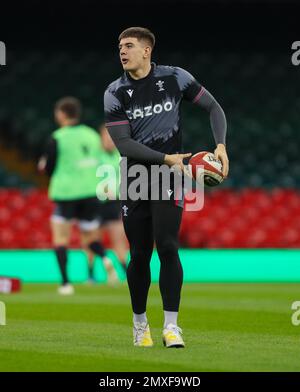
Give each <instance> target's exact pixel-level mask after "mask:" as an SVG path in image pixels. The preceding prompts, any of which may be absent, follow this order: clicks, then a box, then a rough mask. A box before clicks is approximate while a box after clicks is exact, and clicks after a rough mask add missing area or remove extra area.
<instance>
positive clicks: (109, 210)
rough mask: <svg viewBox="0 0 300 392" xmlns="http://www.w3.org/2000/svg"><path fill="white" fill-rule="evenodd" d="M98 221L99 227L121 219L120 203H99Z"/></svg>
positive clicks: (116, 201) (113, 201)
mask: <svg viewBox="0 0 300 392" xmlns="http://www.w3.org/2000/svg"><path fill="white" fill-rule="evenodd" d="M98 213H99V220H100V224H101V225H105V224H106V223H108V222H111V221H118V220H120V219H121V203H120V201H119V200H108V201H106V202H99V210H98Z"/></svg>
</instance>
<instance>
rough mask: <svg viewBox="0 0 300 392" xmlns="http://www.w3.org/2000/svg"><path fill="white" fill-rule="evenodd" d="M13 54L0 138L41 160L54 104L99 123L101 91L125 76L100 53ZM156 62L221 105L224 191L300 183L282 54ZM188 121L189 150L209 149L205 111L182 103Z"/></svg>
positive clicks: (290, 81) (290, 83) (296, 107)
mask: <svg viewBox="0 0 300 392" xmlns="http://www.w3.org/2000/svg"><path fill="white" fill-rule="evenodd" d="M11 56H12V59H11V64H13V65H12V66H10V67H7V68H6V69H5V71H4V74H3V77H2V78H1V79H0V89H1V91H2V94H4V95H5V96H6V97H7V99H6V101H5V102H3V103H1V107H0V138H2V139H5V140H6V142H7V143H9V144H10V145H13V144H15V145H17V147H18V148H19V149H20V150H21V151H22V153H23V154H24V155H26V156H27V157H28V156H29V157H32V158H33V159H34V158H35V159H36V158H37V157H38V156H39V155H40V154H41V152H42V151H43V147H44V145H45V143H46V141H47V139H48V137H49V135H50V133H51V132H52V131H53V130H54V129H55V124H54V121H53V115H52V108H53V104H54V102H55V101H56V100H57V99H58V98H59V97H61V96H64V95H75V96H78V97H79V98H80V99H81V100H82V102H83V105H84V108H85V111H84V121H86V122H87V123H88V124H90V125H92V126H97V125H98V124H99V123H100V122H101V121H102V120H103V110H102V97H103V91H104V89H105V88H106V86H107V85H108V84H109V83H110V82H111V81H112V80H114V79H116V78H117V77H118V76H119V75H120V73H121V68H120V66H119V64H118V58H117V56H114V55H113V54H112V53H106V54H103V53H96V52H87V53H65V52H64V53H63V52H50V53H47V54H43V53H41V52H27V53H23V52H22V53H12V54H11ZM154 59H155V61H157V63H162V64H173V65H178V66H181V67H183V68H186V69H187V70H189V71H190V72H191V73H193V74H194V75H195V76H196V77H197V78H198V79H199V81H200V82H201V83H203V85H204V86H206V87H207V88H208V89H209V90H210V91H211V92H212V93H213V94H214V95H215V96H216V97H217V98H218V100H219V101H220V103H221V104H222V106H223V107H224V110H225V112H226V115H227V118H228V135H229V140H230V143H229V144H228V153H229V155H230V160H231V175H230V177H229V179H228V181H227V182H226V183H225V184H224V185H223V186H224V187H229V188H231V187H235V188H243V187H245V186H247V187H264V188H267V189H271V188H272V187H275V186H276V187H284V188H292V187H299V186H300V163H299V159H298V148H297V146H298V145H299V142H300V133H299V132H298V128H299V111H300V97H299V94H297V89H295V87H294V80H297V77H298V75H297V74H296V72H297V71H298V70H297V69H295V68H297V67H292V66H291V65H290V63H289V62H288V61H287V60H286V55H285V54H283V55H280V54H278V53H276V55H274V54H272V53H247V54H246V53H240V54H236V53H217V54H214V55H213V54H210V53H200V52H199V53H197V52H195V53H194V52H193V54H191V53H185V54H183V53H165V52H164V53H159V52H156V53H155V57H154ZM66 70H67V72H65V71H66ZM32 75H35V77H34V78H32ZM278 80H280V86H279V84H278ZM279 90H280V92H279ZM41 94H42V97H41ZM37 97H41V99H39V98H37ZM183 117H184V122H183V124H184V142H185V143H184V144H185V150H186V151H188V150H191V151H192V152H197V151H201V150H206V149H209V150H211V149H212V148H213V145H214V143H213V137H212V134H211V131H210V127H209V119H208V116H207V115H206V113H203V112H201V111H198V110H197V109H196V108H195V107H193V106H192V105H189V104H184V105H183ZM283 145H284V149H283V148H282V147H283ZM287 167H288V168H289V170H288V171H287V170H286V168H287Z"/></svg>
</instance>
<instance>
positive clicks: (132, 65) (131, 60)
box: [119, 37, 151, 72]
mask: <svg viewBox="0 0 300 392" xmlns="http://www.w3.org/2000/svg"><path fill="white" fill-rule="evenodd" d="M119 51H120V60H121V63H122V66H123V69H124V71H132V72H133V71H136V70H137V69H139V68H141V67H142V66H143V65H144V63H145V61H146V60H147V59H149V58H150V53H151V49H150V47H149V46H147V44H146V43H145V42H144V41H142V40H141V41H139V40H138V39H137V38H130V37H129V38H123V39H121V41H120V43H119Z"/></svg>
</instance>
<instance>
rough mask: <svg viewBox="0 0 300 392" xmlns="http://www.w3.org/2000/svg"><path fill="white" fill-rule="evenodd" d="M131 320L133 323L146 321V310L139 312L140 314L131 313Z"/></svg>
mask: <svg viewBox="0 0 300 392" xmlns="http://www.w3.org/2000/svg"><path fill="white" fill-rule="evenodd" d="M133 322H134V323H146V322H147V316H146V312H145V313H141V314H136V313H133Z"/></svg>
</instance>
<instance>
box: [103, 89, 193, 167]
mask: <svg viewBox="0 0 300 392" xmlns="http://www.w3.org/2000/svg"><path fill="white" fill-rule="evenodd" d="M104 113H105V126H106V128H107V129H108V132H109V134H110V136H111V138H112V140H113V142H114V143H115V145H116V147H117V149H118V150H119V152H120V154H121V155H122V156H125V157H128V158H132V159H135V160H137V161H140V162H149V163H153V164H155V163H156V164H163V163H165V164H167V165H169V166H173V165H174V164H179V165H180V166H181V165H182V159H183V158H185V157H186V156H190V154H173V155H168V154H164V153H161V152H159V151H155V150H153V149H152V148H150V147H147V146H145V145H144V144H142V143H139V142H137V141H136V140H133V139H132V137H131V128H130V124H129V121H128V118H127V116H126V113H125V112H124V110H123V109H122V104H121V102H120V101H119V99H118V98H117V97H116V96H115V95H114V94H113V93H112V92H111V91H110V90H109V89H107V90H106V91H105V94H104Z"/></svg>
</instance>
